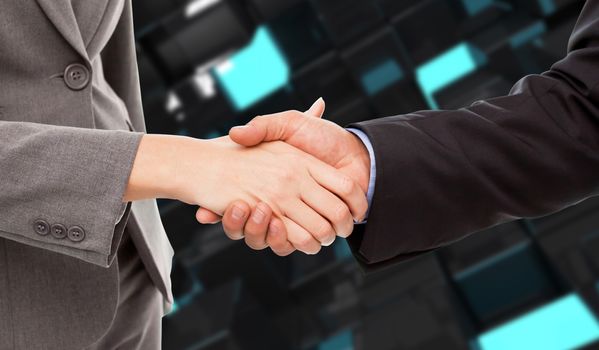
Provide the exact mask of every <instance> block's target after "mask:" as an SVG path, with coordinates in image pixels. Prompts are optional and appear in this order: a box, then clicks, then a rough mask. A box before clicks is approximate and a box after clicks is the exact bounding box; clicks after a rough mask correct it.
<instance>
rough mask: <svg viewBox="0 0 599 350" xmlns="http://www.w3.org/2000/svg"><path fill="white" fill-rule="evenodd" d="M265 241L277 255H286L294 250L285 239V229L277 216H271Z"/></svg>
mask: <svg viewBox="0 0 599 350" xmlns="http://www.w3.org/2000/svg"><path fill="white" fill-rule="evenodd" d="M266 243H267V244H268V246H269V247H270V249H272V251H273V252H274V253H275V254H277V255H278V256H287V255H289V254H291V253H293V252H294V251H295V248H293V246H292V245H291V243H289V241H288V240H287V230H285V225H284V224H283V222H282V221H281V220H280V219H279V218H272V220H271V221H270V224H269V225H268V234H267V235H266Z"/></svg>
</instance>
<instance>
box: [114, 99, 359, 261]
mask: <svg viewBox="0 0 599 350" xmlns="http://www.w3.org/2000/svg"><path fill="white" fill-rule="evenodd" d="M324 108H325V105H324V101H323V100H322V99H319V100H318V101H316V102H315V103H314V105H313V106H312V107H311V108H310V110H308V111H307V112H305V113H301V112H298V111H287V112H282V113H277V114H272V115H267V116H259V117H257V118H255V119H253V120H252V121H251V122H250V123H249V124H248V125H245V126H240V127H235V128H233V129H232V130H231V132H230V134H229V136H225V137H221V138H218V139H213V140H198V139H193V138H189V137H181V136H168V135H144V136H143V138H142V141H141V143H140V146H139V149H138V152H137V156H136V158H135V162H134V164H133V168H132V171H131V176H130V179H129V185H128V187H127V190H126V192H125V195H124V199H123V200H124V201H132V200H140V199H148V198H170V199H177V200H180V201H183V202H185V203H188V204H193V205H198V206H200V209H199V210H198V212H197V215H196V217H197V219H198V221H200V222H201V223H216V222H219V221H220V220H221V219H222V221H223V227H224V229H225V232H226V234H227V236H229V237H230V238H231V239H234V240H239V239H245V242H246V244H247V245H248V246H249V247H251V248H252V249H256V250H258V249H265V248H267V247H270V248H271V249H272V250H273V251H274V252H275V253H276V254H277V255H280V256H285V255H288V254H291V253H292V252H294V251H295V250H299V251H302V252H304V253H307V254H316V253H318V252H319V251H320V248H321V247H322V246H328V245H330V244H332V243H333V242H334V240H335V238H336V236H340V237H347V236H349V235H350V234H351V232H352V231H353V225H354V222H361V221H363V220H364V219H365V216H366V212H367V210H368V202H367V198H366V192H367V190H368V183H369V179H370V156H369V153H368V150H367V149H366V147H365V145H364V144H363V143H362V141H360V139H359V138H358V137H357V136H355V135H354V134H353V133H351V132H349V131H347V130H345V129H343V128H341V127H339V126H338V125H336V124H334V123H332V122H330V121H327V120H323V119H321V118H320V117H321V116H322V114H323V113H324Z"/></svg>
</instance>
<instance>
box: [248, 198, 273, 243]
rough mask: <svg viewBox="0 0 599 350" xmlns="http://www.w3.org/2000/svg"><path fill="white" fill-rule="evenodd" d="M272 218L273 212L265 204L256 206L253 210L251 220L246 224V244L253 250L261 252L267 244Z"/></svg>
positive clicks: (261, 203)
mask: <svg viewBox="0 0 599 350" xmlns="http://www.w3.org/2000/svg"><path fill="white" fill-rule="evenodd" d="M271 216H272V210H271V209H270V207H269V206H268V205H267V204H266V203H263V202H260V203H258V204H257V205H256V207H255V208H254V210H252V215H250V218H249V220H248V221H247V222H246V223H245V229H244V234H245V243H246V244H247V245H248V246H249V247H250V248H252V249H255V250H261V249H264V248H266V247H268V245H267V244H266V233H267V232H268V223H269V222H270V219H271Z"/></svg>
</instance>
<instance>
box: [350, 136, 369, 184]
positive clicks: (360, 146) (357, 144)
mask: <svg viewBox="0 0 599 350" xmlns="http://www.w3.org/2000/svg"><path fill="white" fill-rule="evenodd" d="M348 133H349V134H351V141H350V144H351V147H350V149H351V150H352V151H351V154H352V158H353V162H354V163H355V164H356V165H357V169H356V172H357V173H356V174H355V176H354V179H355V180H356V182H357V183H358V185H359V186H360V188H361V189H362V190H363V191H364V193H367V192H368V184H369V182H370V153H369V152H368V148H367V147H366V145H364V143H363V142H362V140H361V139H360V138H359V137H358V136H357V135H356V134H354V133H352V132H348Z"/></svg>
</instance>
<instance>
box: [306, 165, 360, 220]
mask: <svg viewBox="0 0 599 350" xmlns="http://www.w3.org/2000/svg"><path fill="white" fill-rule="evenodd" d="M308 169H309V170H310V174H311V175H312V177H313V178H314V180H316V182H317V183H319V184H320V185H321V186H323V187H324V188H326V189H327V190H329V191H331V192H332V193H334V194H336V195H337V196H338V197H339V198H341V199H342V200H343V201H344V202H345V204H347V206H348V207H349V210H350V211H351V214H352V217H353V218H354V220H356V221H358V222H361V221H362V220H363V218H364V216H365V215H366V211H367V210H368V201H367V199H366V194H365V193H364V191H362V189H361V188H360V186H359V185H358V184H357V183H356V182H355V181H354V180H353V179H352V178H351V177H349V176H347V175H345V174H343V173H341V172H339V171H338V170H336V169H335V168H333V167H332V166H330V165H328V164H325V163H322V162H318V161H315V162H312V163H311V164H310V167H309V168H308Z"/></svg>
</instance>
